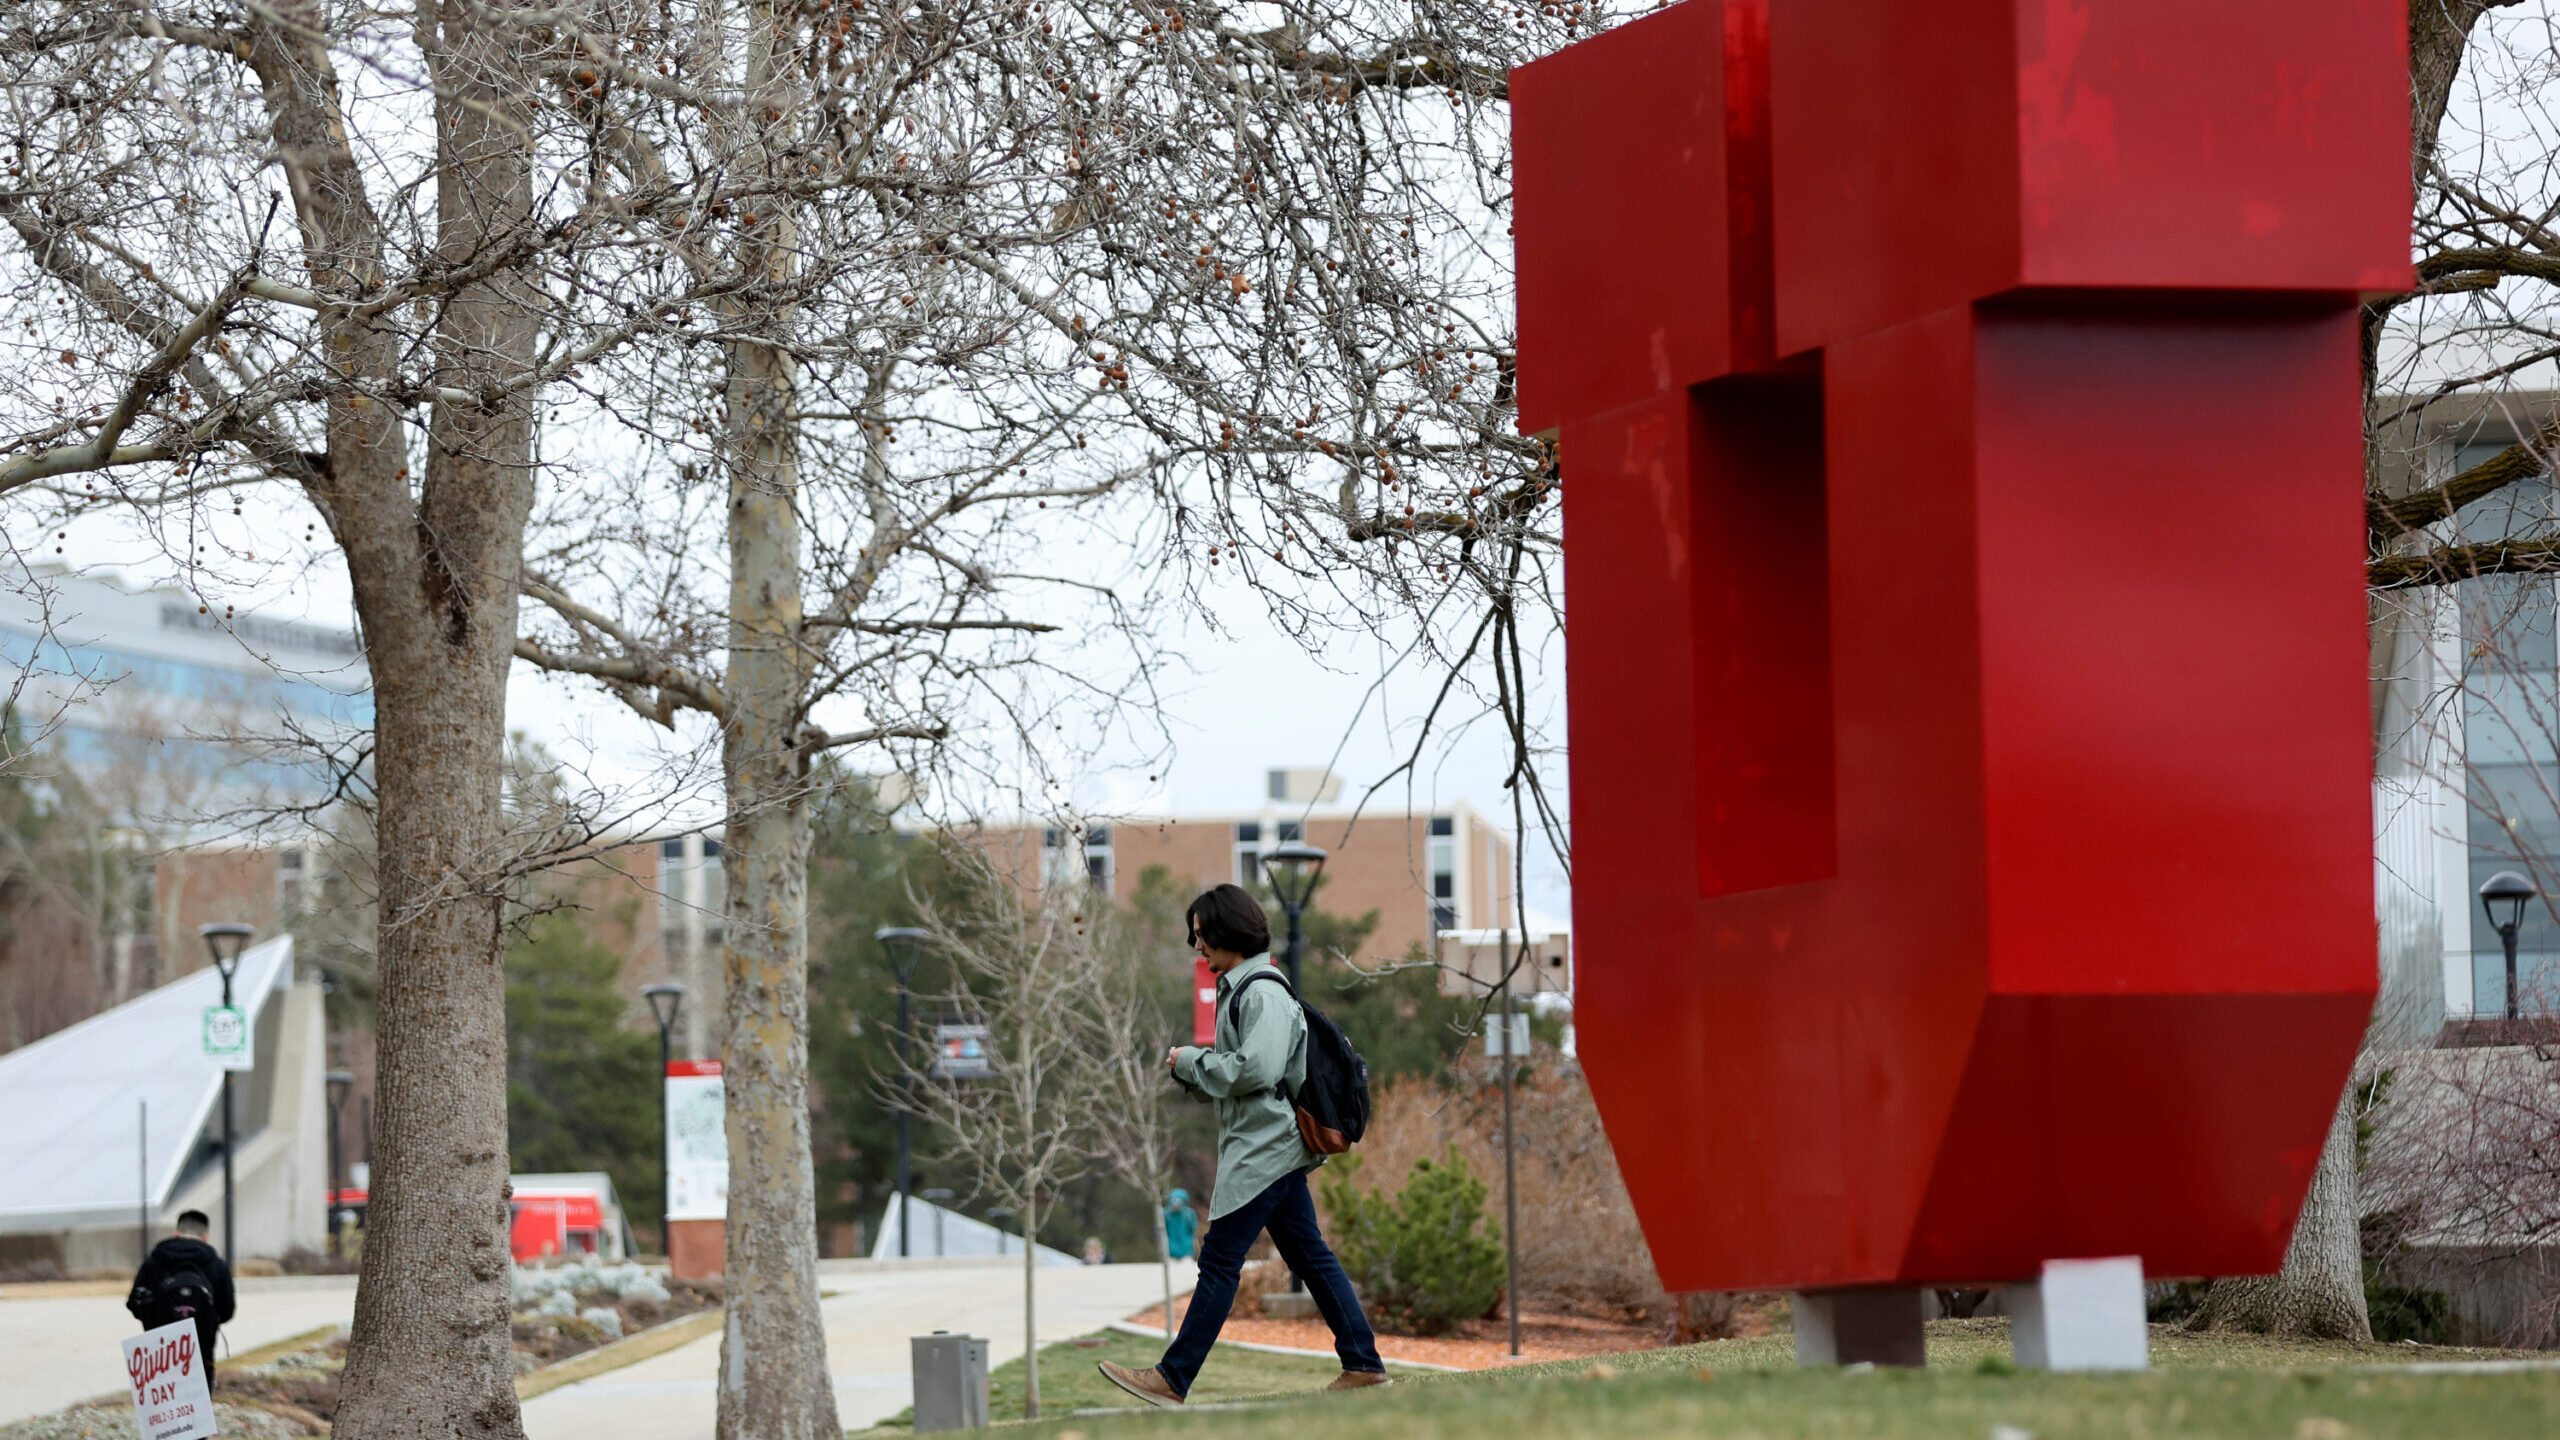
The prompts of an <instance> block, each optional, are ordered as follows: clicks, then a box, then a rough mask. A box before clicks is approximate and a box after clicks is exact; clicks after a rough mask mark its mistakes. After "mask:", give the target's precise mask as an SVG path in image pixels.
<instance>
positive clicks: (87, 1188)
mask: <svg viewBox="0 0 2560 1440" xmlns="http://www.w3.org/2000/svg"><path fill="white" fill-rule="evenodd" d="M222 994H223V987H222V977H221V976H220V975H219V974H218V973H216V972H215V971H214V970H213V969H212V968H210V967H209V966H208V967H204V968H199V969H197V970H196V971H194V973H192V974H189V975H187V976H185V977H183V978H181V979H177V980H172V981H170V982H169V983H167V984H165V985H162V986H159V987H157V988H156V989H153V990H150V991H147V992H145V993H143V994H141V995H138V996H136V997H134V998H133V999H131V1000H128V1001H126V1002H125V1003H123V1004H121V1005H118V1006H115V1007H114V1008H112V1009H109V1010H107V1011H105V1012H103V1013H101V1014H98V1015H93V1016H91V1017H89V1018H88V1019H86V1020H83V1021H81V1022H80V1023H79V1024H76V1025H72V1026H70V1027H68V1028H66V1029H63V1030H59V1031H56V1032H55V1033H53V1034H51V1035H48V1036H46V1037H44V1038H43V1039H41V1040H38V1041H35V1042H34V1043H32V1044H29V1045H23V1046H20V1047H19V1048H18V1049H16V1050H13V1051H11V1052H9V1053H8V1054H6V1055H0V1156H6V1157H8V1159H7V1163H6V1164H0V1269H6V1270H8V1271H11V1272H13V1273H19V1274H27V1275H46V1274H70V1275H79V1274H95V1273H103V1272H112V1271H118V1270H129V1269H131V1268H132V1267H133V1266H135V1265H137V1264H139V1263H141V1258H142V1256H143V1255H144V1254H145V1253H147V1251H148V1249H149V1245H150V1243H151V1242H152V1241H155V1240H158V1239H161V1238H163V1237H165V1236H166V1235H167V1234H168V1227H169V1225H170V1223H171V1222H172V1221H174V1220H175V1219H176V1218H177V1217H178V1216H179V1215H180V1214H181V1213H183V1212H185V1211H188V1210H201V1211H204V1212H205V1213H206V1214H207V1215H209V1216H211V1217H212V1219H213V1234H214V1239H215V1242H216V1243H217V1244H219V1243H220V1242H221V1239H222V1237H223V1235H224V1234H225V1233H226V1232H225V1226H226V1223H227V1224H229V1225H230V1226H231V1227H233V1230H234V1231H235V1232H236V1235H237V1240H238V1248H237V1255H238V1256H280V1255H283V1254H286V1253H287V1252H289V1251H294V1250H305V1251H316V1250H318V1249H319V1248H320V1247H321V1246H322V1245H324V1244H326V1243H327V1237H328V1229H327V1224H328V1222H327V1214H328V1197H329V1188H330V1184H331V1178H332V1177H331V1176H330V1174H329V1170H328V1166H329V1158H330V1157H329V1144H328V1119H329V1105H328V1098H327V1095H326V1093H325V1085H324V1081H325V1077H326V1072H327V1070H328V1068H329V1066H328V1062H327V1033H326V1028H325V1022H324V1020H323V1017H322V1011H321V993H320V987H319V985H318V983H317V982H316V981H313V980H310V979H302V980H297V979H296V978H295V967H294V946H293V940H292V938H291V937H289V936H279V937H277V938H275V939H272V940H268V941H266V942H264V943H263V944H259V945H254V946H251V947H250V948H249V949H248V950H247V951H246V952H245V953H244V954H242V955H241V956H240V960H239V964H238V965H237V967H235V970H234V973H233V983H232V987H231V999H232V1003H233V1004H234V1005H235V1006H237V1007H238V1008H239V1009H240V1010H241V1011H242V1012H243V1015H244V1017H245V1019H246V1021H247V1026H248V1032H249V1036H250V1044H249V1056H250V1059H251V1060H252V1061H253V1064H252V1066H251V1068H249V1069H247V1070H245V1071H239V1072H236V1073H235V1074H234V1075H233V1076H232V1087H231V1089H232V1094H231V1134H232V1137H233V1144H234V1149H233V1151H232V1175H231V1178H232V1188H233V1193H234V1194H235V1195H236V1196H237V1197H238V1199H237V1203H238V1206H239V1211H238V1214H237V1216H236V1217H233V1216H229V1215H226V1214H225V1212H224V1209H223V1187H222V1141H223V1126H222V1089H223V1087H222V1080H223V1071H222V1068H221V1065H220V1063H219V1062H217V1061H216V1060H214V1059H212V1058H210V1057H209V1056H208V1055H207V1054H206V1053H205V1050H204V1045H203V1041H202V1031H203V1029H204V1025H205V1020H204V1012H205V1010H206V1008H207V1007H208V1006H212V1005H215V1004H218V1003H219V1002H220V1001H221V999H222Z"/></svg>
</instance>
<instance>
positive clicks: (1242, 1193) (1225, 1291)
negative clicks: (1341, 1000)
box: [1099, 885, 1389, 1405]
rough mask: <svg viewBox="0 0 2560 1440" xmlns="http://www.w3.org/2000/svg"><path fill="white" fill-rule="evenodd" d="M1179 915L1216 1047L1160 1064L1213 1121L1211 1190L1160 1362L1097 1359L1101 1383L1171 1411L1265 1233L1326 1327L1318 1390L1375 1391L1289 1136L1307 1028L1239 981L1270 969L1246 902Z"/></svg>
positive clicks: (1377, 1371)
mask: <svg viewBox="0 0 2560 1440" xmlns="http://www.w3.org/2000/svg"><path fill="white" fill-rule="evenodd" d="M1184 919H1185V920H1186V921H1187V922H1188V924H1189V926H1190V930H1191V948H1192V949H1193V950H1194V951H1195V952H1197V953H1198V954H1199V956H1200V957H1201V958H1202V959H1204V960H1206V961H1208V962H1209V969H1210V971H1211V972H1212V973H1214V974H1215V975H1216V976H1217V977H1218V1010H1217V1015H1218V1028H1217V1043H1216V1044H1215V1045H1213V1046H1211V1047H1209V1048H1206V1049H1203V1048H1201V1047H1200V1046H1197V1045H1179V1046H1176V1047H1174V1048H1173V1049H1171V1050H1169V1051H1167V1052H1165V1065H1166V1067H1167V1068H1168V1069H1170V1070H1171V1071H1172V1072H1173V1077H1174V1078H1175V1079H1176V1080H1179V1081H1181V1082H1182V1084H1183V1085H1184V1086H1185V1087H1186V1088H1188V1089H1189V1090H1190V1091H1191V1092H1192V1093H1193V1095H1194V1096H1195V1097H1197V1098H1200V1099H1203V1100H1206V1101H1208V1102H1209V1103H1210V1104H1211V1105H1212V1106H1214V1107H1215V1108H1216V1111H1217V1117H1218V1178H1217V1188H1216V1189H1215V1190H1214V1191H1212V1192H1211V1194H1210V1197H1209V1231H1208V1234H1206V1235H1205V1236H1203V1237H1202V1238H1201V1242H1200V1278H1199V1283H1198V1285H1197V1286H1196V1287H1195V1288H1194V1289H1193V1290H1192V1292H1191V1306H1190V1308H1189V1309H1188V1310H1187V1311H1185V1312H1184V1314H1183V1317H1182V1329H1181V1331H1180V1332H1179V1333H1178V1334H1176V1335H1175V1336H1174V1338H1173V1343H1172V1344H1170V1345H1168V1346H1166V1347H1165V1352H1164V1356H1163V1358H1162V1359H1159V1360H1158V1361H1156V1363H1155V1364H1153V1365H1150V1366H1148V1367H1147V1368H1145V1369H1143V1370H1132V1369H1130V1368H1129V1367H1127V1366H1125V1365H1115V1364H1113V1363H1111V1362H1110V1361H1107V1360H1106V1361H1104V1362H1102V1364H1101V1366H1100V1367H1099V1368H1100V1369H1101V1371H1102V1376H1103V1378H1104V1379H1106V1380H1109V1381H1110V1382H1111V1383H1112V1384H1114V1385H1117V1386H1119V1387H1120V1388H1121V1389H1123V1390H1126V1391H1128V1392H1129V1393H1130V1394H1132V1395H1135V1396H1137V1397H1138V1398H1139V1399H1141V1400H1144V1401H1146V1402H1147V1403H1148V1404H1150V1405H1179V1404H1181V1403H1182V1402H1183V1399H1184V1397H1186V1396H1188V1395H1189V1394H1190V1393H1191V1385H1192V1382H1193V1381H1194V1380H1195V1379H1197V1378H1198V1376H1199V1374H1200V1367H1201V1365H1202V1364H1203V1363H1204V1362H1206V1361H1207V1360H1208V1358H1209V1347H1210V1346H1212V1345H1214V1344H1216V1343H1217V1339H1218V1331H1219V1330H1220V1329H1222V1328H1224V1327H1225V1325H1226V1323H1227V1311H1228V1310H1229V1309H1231V1308H1232V1307H1233V1306H1234V1305H1235V1302H1236V1281H1237V1279H1238V1278H1239V1277H1240V1276H1241V1275H1242V1274H1243V1271H1244V1257H1245V1252H1246V1251H1248V1250H1250V1249H1251V1248H1252V1247H1253V1242H1254V1240H1255V1239H1256V1238H1257V1237H1258V1236H1260V1235H1261V1234H1262V1233H1263V1232H1264V1231H1265V1230H1268V1231H1270V1232H1271V1243H1272V1244H1273V1245H1274V1246H1276V1247H1277V1248H1278V1249H1279V1251H1280V1258H1281V1259H1282V1260H1283V1261H1285V1262H1286V1263H1287V1264H1288V1266H1289V1268H1290V1269H1291V1270H1293V1271H1295V1272H1296V1273H1297V1274H1298V1276H1299V1277H1300V1278H1301V1279H1303V1280H1305V1281H1306V1283H1307V1289H1308V1290H1309V1291H1310V1292H1312V1294H1313V1295H1314V1298H1315V1302H1316V1312H1317V1313H1318V1314H1320V1315H1322V1316H1324V1323H1325V1324H1327V1325H1328V1326H1331V1327H1332V1329H1333V1351H1334V1354H1336V1355H1338V1356H1340V1357H1341V1359H1342V1374H1341V1375H1339V1376H1337V1377H1336V1378H1335V1379H1334V1381H1333V1383H1332V1384H1330V1385H1328V1386H1326V1387H1325V1388H1326V1389H1328V1390H1357V1389H1361V1388H1364V1387H1366V1386H1371V1385H1384V1384H1387V1383H1389V1382H1388V1380H1387V1373H1386V1364H1385V1362H1384V1361H1381V1360H1380V1359H1379V1358H1378V1342H1377V1337H1376V1336H1375V1335H1374V1334H1372V1333H1371V1332H1370V1329H1369V1317H1368V1316H1367V1315H1366V1314H1364V1313H1363V1312H1362V1311H1361V1309H1360V1297H1359V1296H1357V1295H1355V1294H1353V1293H1352V1291H1351V1280H1350V1277H1349V1276H1346V1275H1344V1274H1343V1273H1342V1263H1341V1262H1340V1261H1338V1260H1336V1259H1335V1258H1334V1256H1333V1249H1332V1247H1330V1246H1328V1245H1326V1244H1325V1243H1324V1232H1323V1231H1322V1229H1321V1228H1320V1227H1319V1226H1318V1225H1317V1222H1316V1206H1315V1201H1314V1199H1313V1198H1312V1197H1311V1196H1309V1194H1308V1193H1307V1172H1308V1171H1309V1170H1311V1169H1313V1168H1314V1167H1316V1166H1317V1165H1321V1164H1323V1163H1324V1157H1323V1156H1321V1155H1318V1154H1316V1153H1315V1152H1314V1151H1313V1150H1310V1149H1308V1148H1307V1145H1306V1142H1305V1141H1304V1140H1303V1139H1301V1138H1300V1137H1299V1132H1298V1120H1297V1108H1296V1106H1295V1105H1294V1104H1292V1103H1291V1101H1290V1099H1289V1095H1290V1092H1291V1091H1293V1090H1294V1089H1295V1088H1296V1087H1298V1086H1299V1085H1301V1084H1303V1083H1304V1082H1305V1080H1306V1074H1307V1021H1306V1016H1305V1015H1304V1014H1303V1013H1302V1012H1301V1011H1300V1010H1299V1008H1298V1001H1297V997H1296V996H1295V995H1293V994H1291V993H1290V990H1289V986H1288V985H1287V983H1286V982H1285V981H1284V982H1283V983H1280V984H1276V985H1255V984H1252V983H1250V982H1251V981H1252V980H1253V979H1254V978H1255V976H1256V975H1258V974H1261V973H1265V972H1268V973H1270V974H1273V975H1277V974H1278V973H1279V971H1278V969H1277V968H1276V967H1275V966H1273V965H1272V963H1271V961H1270V959H1269V958H1268V952H1269V951H1270V949H1271V923H1270V921H1269V919H1268V918H1267V917H1265V916H1264V914H1263V913H1262V907H1261V906H1260V905H1257V904H1255V903H1254V899H1253V897H1252V896H1250V895H1248V894H1246V893H1245V892H1244V891H1243V890H1242V889H1241V888H1239V887H1237V886H1234V885H1221V886H1219V887H1217V888H1216V889H1214V890H1210V891H1207V892H1206V893H1204V894H1202V895H1201V896H1200V897H1199V898H1198V899H1196V900H1193V901H1192V902H1191V906H1190V909H1189V910H1187V911H1186V912H1185V913H1184Z"/></svg>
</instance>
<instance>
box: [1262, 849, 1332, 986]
mask: <svg viewBox="0 0 2560 1440" xmlns="http://www.w3.org/2000/svg"><path fill="white" fill-rule="evenodd" d="M1324 860H1325V855H1324V852H1323V851H1322V850H1319V849H1317V848H1316V847H1315V846H1313V845H1299V844H1289V845H1283V846H1281V847H1280V848H1279V849H1277V850H1274V851H1272V852H1271V853H1270V854H1268V855H1265V856H1263V857H1262V874H1263V878H1265V879H1266V880H1268V881H1270V882H1271V894H1272V896H1273V897H1274V898H1276V899H1277V900H1279V902H1280V909H1281V912H1282V913H1283V914H1286V915H1287V916H1288V917H1289V946H1288V949H1287V950H1285V951H1284V952H1282V959H1281V964H1282V966H1283V967H1284V968H1286V969H1287V970H1288V972H1289V988H1290V989H1292V990H1295V989H1297V988H1298V963H1299V957H1300V955H1301V954H1302V953H1303V952H1304V951H1305V949H1306V926H1305V924H1304V918H1305V916H1306V913H1307V902H1308V901H1310V900H1313V899H1314V898H1315V894H1316V881H1317V880H1318V879H1319V878H1321V877H1322V876H1323V874H1324Z"/></svg>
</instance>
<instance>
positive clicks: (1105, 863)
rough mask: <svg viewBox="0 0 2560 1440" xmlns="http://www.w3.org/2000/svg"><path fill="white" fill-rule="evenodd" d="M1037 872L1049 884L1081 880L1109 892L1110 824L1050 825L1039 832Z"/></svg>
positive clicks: (1065, 883) (1105, 892)
mask: <svg viewBox="0 0 2560 1440" xmlns="http://www.w3.org/2000/svg"><path fill="white" fill-rule="evenodd" d="M1040 874H1041V878H1042V879H1043V880H1044V881H1045V882H1046V883H1047V884H1049V885H1051V886H1065V885H1070V884H1073V883H1075V882H1076V881H1077V880H1082V881H1083V882H1084V883H1085V884H1086V885H1089V886H1091V887H1092V888H1093V889H1095V890H1098V891H1100V892H1102V893H1103V894H1105V895H1108V894H1110V893H1111V827H1110V826H1108V825H1096V826H1093V827H1092V828H1090V829H1085V830H1077V829H1073V828H1068V827H1060V826H1051V827H1049V828H1048V829H1045V830H1042V831H1041V832H1040Z"/></svg>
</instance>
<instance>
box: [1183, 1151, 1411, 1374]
mask: <svg viewBox="0 0 2560 1440" xmlns="http://www.w3.org/2000/svg"><path fill="white" fill-rule="evenodd" d="M1266 1229H1267V1230H1269V1231H1270V1232H1271V1243H1272V1244H1273V1245H1274V1246H1276V1247H1278V1249H1279V1251H1280V1258H1281V1259H1282V1260H1283V1261H1285V1262H1287V1264H1288V1266H1289V1268H1290V1269H1291V1270H1294V1271H1296V1272H1297V1273H1298V1277H1299V1278H1300V1279H1302V1280H1304V1281H1306V1282H1307V1289H1308V1291H1309V1292H1310V1293H1311V1294H1313V1295H1314V1296H1315V1302H1316V1313H1317V1314H1320V1315H1322V1316H1323V1317H1324V1323H1326V1324H1327V1325H1330V1326H1332V1327H1333V1353H1334V1354H1336V1355H1339V1356H1341V1357H1342V1368H1343V1369H1345V1370H1367V1371H1371V1372H1373V1373H1375V1372H1382V1371H1384V1370H1385V1369H1386V1368H1387V1366H1386V1362H1385V1361H1383V1360H1380V1359H1379V1358H1378V1338H1377V1337H1376V1336H1375V1335H1372V1334H1371V1333H1369V1317H1368V1316H1367V1315H1364V1314H1362V1313H1361V1311H1360V1297H1358V1296H1357V1295H1354V1294H1352V1293H1351V1277H1350V1276H1348V1275H1345V1274H1343V1273H1342V1262H1341V1261H1339V1260H1336V1259H1334V1258H1333V1247H1331V1246H1329V1245H1327V1244H1325V1243H1324V1232H1323V1231H1322V1230H1320V1229H1318V1228H1317V1227H1316V1202H1315V1201H1314V1200H1313V1199H1311V1198H1310V1197H1309V1196H1308V1194H1307V1172H1306V1171H1304V1170H1292V1171H1290V1172H1289V1173H1288V1174H1286V1175H1283V1176H1281V1177H1280V1178H1279V1179H1277V1180H1274V1181H1272V1182H1271V1186H1270V1188H1269V1189H1267V1190H1264V1191H1263V1192H1262V1193H1261V1194H1259V1195H1256V1196H1254V1197H1253V1198H1252V1199H1251V1200H1248V1201H1246V1202H1245V1203H1244V1205H1243V1206H1242V1207H1240V1208H1238V1209H1236V1210H1232V1211H1229V1212H1228V1213H1227V1214H1224V1215H1221V1216H1219V1217H1218V1218H1217V1219H1215V1220H1212V1221H1210V1222H1209V1233H1208V1234H1207V1235H1205V1236H1203V1237H1201V1241H1200V1283H1199V1284H1198V1285H1197V1286H1196V1287H1194V1288H1193V1290H1192V1292H1191V1308H1190V1309H1189V1310H1187V1311H1185V1312H1183V1316H1182V1332H1181V1333H1180V1334H1178V1335H1176V1336H1174V1337H1173V1343H1172V1344H1171V1345H1169V1346H1167V1347H1165V1352H1164V1358H1163V1359H1162V1360H1159V1361H1157V1362H1156V1373H1157V1374H1160V1375H1162V1376H1163V1377H1164V1380H1165V1383H1166V1384H1168V1385H1170V1386H1172V1387H1173V1391H1174V1393H1175V1394H1177V1395H1188V1394H1190V1393H1191V1382H1192V1380H1193V1378H1195V1377H1196V1376H1198V1375H1199V1373H1200V1366H1201V1365H1202V1364H1203V1363H1204V1362H1206V1361H1207V1360H1208V1358H1209V1347H1210V1346H1211V1345H1214V1344H1216V1343H1217V1340H1218V1331H1219V1330H1220V1329H1222V1328H1224V1327H1225V1325H1226V1323H1227V1311H1229V1310H1230V1309H1232V1308H1234V1306H1235V1303H1236V1277H1237V1276H1239V1275H1241V1274H1242V1273H1244V1257H1245V1252H1246V1251H1248V1250H1250V1249H1252V1248H1253V1242H1254V1239H1255V1237H1257V1236H1259V1235H1260V1234H1261V1233H1262V1232H1263V1231H1264V1230H1266Z"/></svg>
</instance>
